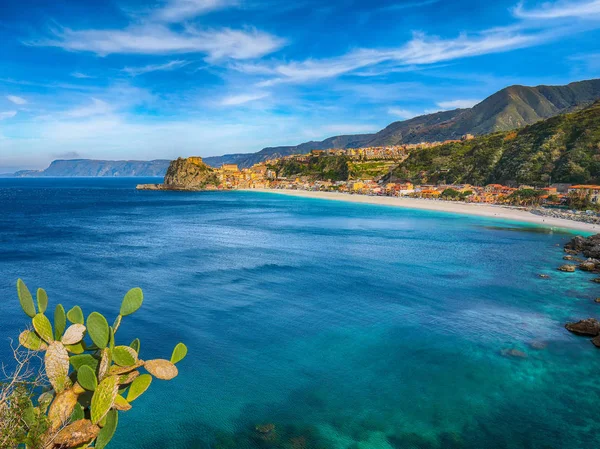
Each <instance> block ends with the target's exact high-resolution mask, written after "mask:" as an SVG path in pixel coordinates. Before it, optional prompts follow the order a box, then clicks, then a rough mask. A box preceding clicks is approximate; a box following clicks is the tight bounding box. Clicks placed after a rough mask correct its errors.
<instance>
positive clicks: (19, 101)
mask: <svg viewBox="0 0 600 449" xmlns="http://www.w3.org/2000/svg"><path fill="white" fill-rule="evenodd" d="M6 98H7V99H8V101H10V102H11V103H14V104H18V105H22V104H27V100H25V98H23V97H17V96H16V95H7V96H6Z"/></svg>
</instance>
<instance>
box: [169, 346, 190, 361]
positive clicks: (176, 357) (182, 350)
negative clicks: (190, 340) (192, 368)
mask: <svg viewBox="0 0 600 449" xmlns="http://www.w3.org/2000/svg"><path fill="white" fill-rule="evenodd" d="M187 351H188V350H187V346H186V345H184V344H183V343H177V346H175V349H173V354H172V355H171V363H172V364H175V363H178V362H181V361H182V360H183V359H184V358H185V356H186V355H187Z"/></svg>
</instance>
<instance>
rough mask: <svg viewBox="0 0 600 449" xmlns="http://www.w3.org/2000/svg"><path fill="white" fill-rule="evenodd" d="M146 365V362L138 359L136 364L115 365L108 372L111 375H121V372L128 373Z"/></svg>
mask: <svg viewBox="0 0 600 449" xmlns="http://www.w3.org/2000/svg"><path fill="white" fill-rule="evenodd" d="M141 366H144V362H143V361H141V360H138V361H137V362H136V363H135V364H134V365H131V366H118V365H113V366H111V367H110V370H108V374H109V375H111V376H112V375H113V374H114V375H121V374H126V373H129V372H131V371H133V370H136V369H138V368H139V367H141Z"/></svg>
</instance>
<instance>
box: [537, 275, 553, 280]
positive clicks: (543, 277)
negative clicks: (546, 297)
mask: <svg viewBox="0 0 600 449" xmlns="http://www.w3.org/2000/svg"><path fill="white" fill-rule="evenodd" d="M538 277H539V278H540V279H550V276H549V275H547V274H538Z"/></svg>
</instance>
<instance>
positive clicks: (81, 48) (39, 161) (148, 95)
mask: <svg viewBox="0 0 600 449" xmlns="http://www.w3.org/2000/svg"><path fill="white" fill-rule="evenodd" d="M0 41H1V42H2V46H1V47H0V172H9V171H13V170H16V169H22V168H43V167H45V166H46V165H47V164H48V163H49V162H50V161H51V160H53V159H56V158H75V157H84V158H96V159H99V158H102V159H157V158H165V159H170V158H175V157H177V156H188V155H200V156H210V155H219V154H223V153H231V152H253V151H258V150H260V149H261V148H263V147H265V146H273V145H287V144H297V143H301V142H303V141H307V140H313V139H315V140H316V139H323V138H326V137H329V136H332V135H336V134H346V133H363V132H370V131H377V130H379V129H381V128H382V127H384V126H386V125H387V124H389V123H391V122H393V121H396V120H402V119H406V118H410V117H413V116H415V115H420V114H423V113H428V112H434V111H438V110H442V109H453V108H456V107H468V106H471V105H473V104H474V103H476V102H477V101H479V100H481V99H483V98H485V97H486V96H488V95H490V94H492V93H493V92H495V91H497V90H499V89H501V88H503V87H505V86H507V85H511V84H526V85H538V84H566V83H568V82H571V81H575V80H581V79H589V78H595V77H598V76H599V72H600V48H599V42H600V0H568V1H562V0H561V1H546V2H536V1H529V0H527V1H524V2H521V3H518V0H508V1H506V0H498V1H493V2H482V1H480V0H479V1H472V0H457V1H448V0H396V1H383V0H380V1H377V0H355V1H353V0H329V1H327V2H325V1H322V0H296V1H275V0H156V1H139V0H115V1H112V0H103V1H97V0H60V1H59V0H57V1H53V2H49V1H47V0H21V1H19V2H17V1H13V0H0Z"/></svg>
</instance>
